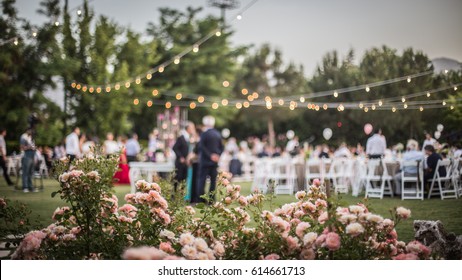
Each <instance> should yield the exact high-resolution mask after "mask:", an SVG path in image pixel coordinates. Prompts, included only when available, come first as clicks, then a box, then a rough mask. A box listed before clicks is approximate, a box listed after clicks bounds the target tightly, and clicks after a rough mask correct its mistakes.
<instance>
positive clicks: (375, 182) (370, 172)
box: [364, 159, 393, 199]
mask: <svg viewBox="0 0 462 280" xmlns="http://www.w3.org/2000/svg"><path fill="white" fill-rule="evenodd" d="M364 179H365V183H366V197H375V198H380V199H382V198H383V196H384V195H390V196H391V197H393V191H392V188H391V180H392V177H391V176H390V175H388V172H387V167H386V166H385V162H383V161H382V160H379V159H369V160H368V162H367V171H366V177H365V178H364Z"/></svg>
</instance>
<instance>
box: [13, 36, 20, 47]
mask: <svg viewBox="0 0 462 280" xmlns="http://www.w3.org/2000/svg"><path fill="white" fill-rule="evenodd" d="M13 44H14V45H15V46H17V45H18V44H19V41H18V38H14V41H13Z"/></svg>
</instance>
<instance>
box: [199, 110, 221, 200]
mask: <svg viewBox="0 0 462 280" xmlns="http://www.w3.org/2000/svg"><path fill="white" fill-rule="evenodd" d="M202 123H203V125H204V131H203V133H202V134H201V137H200V141H199V149H198V150H199V178H198V182H197V186H196V187H197V192H196V194H195V195H196V197H195V198H194V201H196V200H198V201H203V199H201V198H200V197H201V196H202V195H203V194H205V182H206V180H207V176H208V177H210V188H209V196H210V201H209V202H211V201H213V200H214V199H215V197H214V195H213V192H214V191H215V187H216V182H217V175H218V172H217V167H218V161H219V160H220V155H221V153H222V152H223V143H222V142H221V135H220V133H219V132H218V131H217V130H216V129H215V128H214V126H215V118H214V117H212V116H205V117H204V118H203V119H202Z"/></svg>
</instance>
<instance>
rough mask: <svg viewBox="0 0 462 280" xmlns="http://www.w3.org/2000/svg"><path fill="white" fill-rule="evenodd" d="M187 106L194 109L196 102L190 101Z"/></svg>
mask: <svg viewBox="0 0 462 280" xmlns="http://www.w3.org/2000/svg"><path fill="white" fill-rule="evenodd" d="M189 108H190V109H191V110H194V109H196V103H195V102H191V103H190V104H189Z"/></svg>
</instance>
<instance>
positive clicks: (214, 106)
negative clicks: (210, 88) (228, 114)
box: [212, 102, 218, 110]
mask: <svg viewBox="0 0 462 280" xmlns="http://www.w3.org/2000/svg"><path fill="white" fill-rule="evenodd" d="M212 109H214V110H216V109H218V103H216V102H213V103H212Z"/></svg>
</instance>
